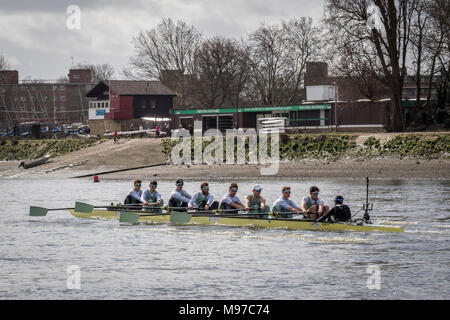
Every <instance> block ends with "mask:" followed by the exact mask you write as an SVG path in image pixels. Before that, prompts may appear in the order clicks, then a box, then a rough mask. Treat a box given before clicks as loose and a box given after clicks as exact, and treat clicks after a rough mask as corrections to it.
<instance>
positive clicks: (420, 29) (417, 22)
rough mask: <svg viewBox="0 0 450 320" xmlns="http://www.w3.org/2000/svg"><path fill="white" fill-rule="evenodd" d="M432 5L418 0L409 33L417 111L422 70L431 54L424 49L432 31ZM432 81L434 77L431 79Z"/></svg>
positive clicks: (423, 0)
mask: <svg viewBox="0 0 450 320" xmlns="http://www.w3.org/2000/svg"><path fill="white" fill-rule="evenodd" d="M429 5H430V1H429V0H417V1H416V2H415V5H414V6H413V7H412V10H413V19H412V22H411V33H410V35H409V40H410V42H411V49H412V50H411V51H412V55H413V58H414V59H413V62H412V64H413V71H414V78H415V81H416V106H415V107H416V112H417V110H419V109H420V107H421V101H420V96H421V91H422V88H421V84H422V81H423V79H424V78H423V75H422V72H423V71H424V69H425V65H426V63H427V61H429V60H430V57H429V55H428V54H427V52H426V51H425V50H424V47H425V44H424V42H425V38H426V36H427V34H428V33H429V32H430V30H429V29H430V28H429V25H430V24H429V19H430V17H429V14H428V12H427V10H426V8H427V7H428V6H429ZM430 81H432V78H431V79H430Z"/></svg>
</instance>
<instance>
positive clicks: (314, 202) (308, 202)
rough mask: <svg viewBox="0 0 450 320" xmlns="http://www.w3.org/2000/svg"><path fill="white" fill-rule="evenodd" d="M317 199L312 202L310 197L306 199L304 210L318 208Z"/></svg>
mask: <svg viewBox="0 0 450 320" xmlns="http://www.w3.org/2000/svg"><path fill="white" fill-rule="evenodd" d="M319 201H320V200H319V198H317V200H313V199H311V196H308V197H306V208H305V209H306V210H308V209H309V208H311V207H312V206H313V205H316V206H319Z"/></svg>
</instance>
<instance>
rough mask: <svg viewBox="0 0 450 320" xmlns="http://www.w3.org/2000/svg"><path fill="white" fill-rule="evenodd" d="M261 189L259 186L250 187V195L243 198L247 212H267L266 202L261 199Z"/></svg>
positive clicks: (268, 209) (268, 208)
mask: <svg viewBox="0 0 450 320" xmlns="http://www.w3.org/2000/svg"><path fill="white" fill-rule="evenodd" d="M261 192H262V188H261V187H260V186H259V185H254V186H253V187H252V194H250V195H248V196H247V197H245V207H246V209H247V210H248V211H250V212H251V213H252V212H255V213H258V212H269V211H270V207H268V206H266V200H265V199H264V198H263V197H261Z"/></svg>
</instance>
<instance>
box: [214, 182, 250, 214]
mask: <svg viewBox="0 0 450 320" xmlns="http://www.w3.org/2000/svg"><path fill="white" fill-rule="evenodd" d="M238 189H239V188H238V185H237V183H232V184H231V185H230V188H229V189H228V190H229V192H228V193H227V194H226V195H224V196H223V198H222V200H221V201H220V205H219V207H220V209H224V210H233V209H237V210H233V211H229V212H227V213H235V212H237V211H238V210H245V206H244V205H243V204H242V202H241V200H239V198H238V197H237V196H236V194H237V191H238Z"/></svg>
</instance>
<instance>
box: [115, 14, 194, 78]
mask: <svg viewBox="0 0 450 320" xmlns="http://www.w3.org/2000/svg"><path fill="white" fill-rule="evenodd" d="M201 37H202V36H201V33H200V32H199V31H197V29H195V28H194V27H193V26H190V25H188V24H187V23H186V22H184V21H180V20H178V21H177V22H174V21H172V19H170V18H169V19H162V21H161V23H160V24H158V26H157V27H155V28H153V29H151V30H148V31H141V32H139V34H138V36H137V37H135V38H133V41H132V43H133V44H134V48H135V56H133V57H131V59H130V64H129V68H126V69H124V70H123V71H122V72H123V74H124V75H125V76H126V77H128V78H130V79H160V75H161V71H163V70H178V71H180V74H181V75H184V74H186V73H189V72H191V71H192V70H193V60H194V53H195V50H196V48H197V47H198V45H199V43H200V40H201Z"/></svg>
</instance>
